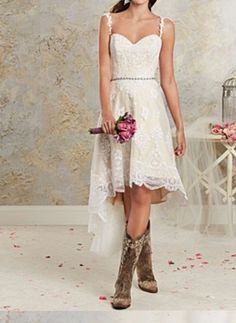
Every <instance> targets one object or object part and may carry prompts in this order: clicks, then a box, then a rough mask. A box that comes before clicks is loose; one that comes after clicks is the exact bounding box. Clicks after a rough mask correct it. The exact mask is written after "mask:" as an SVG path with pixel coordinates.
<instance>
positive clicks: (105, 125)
mask: <svg viewBox="0 0 236 323" xmlns="http://www.w3.org/2000/svg"><path fill="white" fill-rule="evenodd" d="M115 122H116V120H115V118H114V117H113V115H112V113H111V112H107V113H105V114H103V115H102V125H101V127H102V129H103V131H104V133H107V134H111V135H115V134H116V131H115Z"/></svg>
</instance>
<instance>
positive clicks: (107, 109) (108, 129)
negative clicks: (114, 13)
mask: <svg viewBox="0 0 236 323" xmlns="http://www.w3.org/2000/svg"><path fill="white" fill-rule="evenodd" d="M110 79H111V59H110V53H109V31H108V26H107V17H106V16H101V19H100V25H99V94H100V104H101V114H102V118H103V124H102V127H103V130H104V132H105V133H114V127H115V124H114V122H115V119H114V118H113V116H112V111H111V106H110Z"/></svg>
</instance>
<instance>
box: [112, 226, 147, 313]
mask: <svg viewBox="0 0 236 323" xmlns="http://www.w3.org/2000/svg"><path fill="white" fill-rule="evenodd" d="M144 237H145V234H144V233H143V234H142V235H141V236H139V237H137V238H136V239H132V237H131V236H130V235H129V234H128V232H127V226H125V233H124V237H123V245H122V254H121V260H120V267H119V272H118V278H117V280H116V283H115V293H114V296H113V300H112V302H111V304H112V307H113V308H115V309H125V308H127V307H129V306H130V305H131V286H132V279H133V274H134V270H135V266H136V263H137V261H138V257H139V255H140V252H141V250H142V246H143V241H144Z"/></svg>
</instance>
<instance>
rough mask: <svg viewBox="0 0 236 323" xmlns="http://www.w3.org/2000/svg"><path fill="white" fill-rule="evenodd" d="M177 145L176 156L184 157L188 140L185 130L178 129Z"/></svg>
mask: <svg viewBox="0 0 236 323" xmlns="http://www.w3.org/2000/svg"><path fill="white" fill-rule="evenodd" d="M176 139H177V147H176V148H175V155H176V157H182V156H183V155H184V154H185V150H186V141H185V135H184V130H177V131H176Z"/></svg>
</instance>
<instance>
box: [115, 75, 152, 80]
mask: <svg viewBox="0 0 236 323" xmlns="http://www.w3.org/2000/svg"><path fill="white" fill-rule="evenodd" d="M155 79H156V77H155V76H154V77H126V76H121V77H115V78H112V79H111V81H117V80H155Z"/></svg>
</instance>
